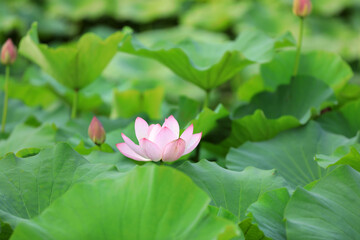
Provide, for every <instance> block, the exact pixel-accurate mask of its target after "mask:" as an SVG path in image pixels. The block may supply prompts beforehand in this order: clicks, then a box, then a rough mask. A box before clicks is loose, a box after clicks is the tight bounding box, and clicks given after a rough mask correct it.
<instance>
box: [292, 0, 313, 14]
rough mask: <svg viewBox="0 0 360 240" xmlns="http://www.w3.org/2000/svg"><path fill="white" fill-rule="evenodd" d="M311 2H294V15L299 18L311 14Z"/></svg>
mask: <svg viewBox="0 0 360 240" xmlns="http://www.w3.org/2000/svg"><path fill="white" fill-rule="evenodd" d="M311 8H312V6H311V0H294V4H293V13H294V14H295V15H296V16H298V17H306V16H307V15H309V14H310V13H311Z"/></svg>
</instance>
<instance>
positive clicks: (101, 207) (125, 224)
mask: <svg viewBox="0 0 360 240" xmlns="http://www.w3.org/2000/svg"><path fill="white" fill-rule="evenodd" d="M209 202H210V198H209V197H208V196H207V195H206V194H205V193H204V192H203V191H202V190H200V189H199V188H198V187H197V186H196V185H195V184H194V183H193V182H192V181H191V179H190V178H189V177H187V176H185V175H184V174H182V173H181V172H178V171H177V170H175V169H173V168H170V167H163V166H162V167H158V166H155V165H154V164H150V165H147V166H143V167H137V168H135V169H134V170H132V171H130V172H129V173H128V174H127V175H126V176H123V177H120V178H112V179H107V180H99V181H95V182H92V183H91V182H90V183H84V184H78V185H77V186H74V187H73V188H72V189H70V190H69V191H68V192H67V193H66V194H65V195H63V197H61V198H59V199H58V200H57V201H56V202H54V203H53V204H52V205H51V206H50V207H49V208H48V209H46V210H45V211H44V212H43V213H42V214H41V215H40V216H39V217H37V218H35V219H33V220H31V221H28V222H24V223H21V224H20V225H19V226H18V227H17V228H16V229H15V231H14V234H13V236H12V239H13V240H16V239H28V238H29V237H30V238H31V239H69V240H71V239H89V240H91V239H144V240H145V239H146V240H150V239H156V240H161V239H175V238H176V239H184V240H185V239H199V240H202V239H203V240H208V239H222V240H226V239H232V238H233V237H236V236H237V235H239V234H240V232H239V231H240V230H239V229H238V227H237V226H236V225H235V223H233V222H231V221H229V220H226V219H224V218H221V217H217V216H216V215H214V214H212V213H210V211H209V209H208V204H209Z"/></svg>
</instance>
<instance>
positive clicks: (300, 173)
mask: <svg viewBox="0 0 360 240" xmlns="http://www.w3.org/2000/svg"><path fill="white" fill-rule="evenodd" d="M355 142H357V138H352V139H348V138H346V137H344V136H340V135H336V134H332V133H329V132H326V131H325V130H323V129H322V128H321V127H320V126H319V124H317V123H316V122H310V123H309V124H307V125H306V126H304V127H301V128H297V129H291V130H288V131H285V132H282V133H280V134H279V135H277V136H276V137H274V138H272V139H270V140H267V141H263V142H254V143H252V142H246V143H245V144H243V145H242V146H240V147H238V148H232V149H231V150H230V152H229V154H228V155H227V156H226V166H227V167H228V168H229V169H231V170H236V171H242V170H243V169H245V168H246V167H248V166H254V167H256V168H260V169H276V170H278V172H279V175H280V176H282V177H283V178H284V179H285V180H286V181H287V182H288V183H289V185H290V186H292V187H294V188H295V187H296V186H298V185H301V186H305V185H307V184H309V183H311V182H313V181H315V180H318V179H319V178H321V177H322V176H324V175H325V174H326V172H327V170H324V169H323V168H321V167H320V166H319V165H318V164H317V163H316V161H314V156H315V155H316V154H331V153H332V152H333V151H335V149H337V148H338V147H339V146H343V145H351V144H354V143H355Z"/></svg>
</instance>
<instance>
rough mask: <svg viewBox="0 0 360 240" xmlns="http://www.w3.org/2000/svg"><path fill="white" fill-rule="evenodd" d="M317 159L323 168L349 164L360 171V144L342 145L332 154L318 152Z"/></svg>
mask: <svg viewBox="0 0 360 240" xmlns="http://www.w3.org/2000/svg"><path fill="white" fill-rule="evenodd" d="M315 160H316V161H317V162H318V164H319V165H320V166H321V167H323V168H329V167H331V166H335V165H349V166H351V167H352V168H354V169H355V170H357V171H359V172H360V144H358V143H356V144H354V145H352V146H341V147H339V148H338V149H336V150H335V152H334V153H332V154H330V155H324V154H317V155H316V156H315Z"/></svg>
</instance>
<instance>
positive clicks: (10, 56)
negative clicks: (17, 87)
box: [1, 38, 17, 65]
mask: <svg viewBox="0 0 360 240" xmlns="http://www.w3.org/2000/svg"><path fill="white" fill-rule="evenodd" d="M16 56H17V51H16V47H15V45H14V44H13V42H12V41H11V39H10V38H9V39H8V40H7V41H6V42H5V43H4V45H3V46H2V48H1V63H2V64H4V65H8V64H13V63H14V62H15V60H16Z"/></svg>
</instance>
